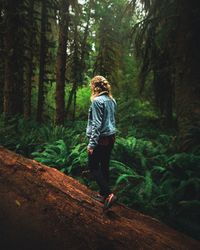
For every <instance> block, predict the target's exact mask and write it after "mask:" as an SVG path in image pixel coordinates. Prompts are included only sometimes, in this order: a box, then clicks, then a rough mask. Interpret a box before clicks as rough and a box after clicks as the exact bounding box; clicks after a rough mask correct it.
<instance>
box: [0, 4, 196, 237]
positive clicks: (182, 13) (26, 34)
mask: <svg viewBox="0 0 200 250" xmlns="http://www.w3.org/2000/svg"><path fill="white" fill-rule="evenodd" d="M199 13H200V7H199V2H198V1H197V0H191V1H187V0H162V1H159V0H151V1H150V0H141V1H139V0H138V1H136V0H133V1H131V0H102V1H98V0H97V1H93V0H79V1H77V0H46V1H42V0H15V1H12V0H1V1H0V34H1V35H0V58H1V60H0V144H1V145H3V146H5V147H7V148H9V149H11V150H15V151H17V152H18V153H21V154H23V155H25V156H28V157H30V158H34V159H36V160H38V161H40V162H43V163H45V164H47V165H49V166H52V167H56V168H58V169H59V170H61V171H62V172H64V173H66V174H69V175H72V176H74V177H76V178H77V179H78V180H80V181H81V182H83V183H84V184H85V185H88V186H89V187H91V188H93V189H95V188H96V186H95V184H94V182H93V181H91V180H89V179H88V178H86V177H85V172H86V171H85V169H86V166H87V154H86V146H87V138H86V136H85V128H86V121H87V114H88V108H89V105H90V94H91V93H90V87H89V83H90V80H91V78H92V77H93V76H94V75H103V76H105V77H106V78H107V79H108V81H109V82H110V84H111V86H112V92H113V96H114V97H115V99H116V101H117V104H118V111H117V129H118V131H117V141H116V144H115V148H114V151H113V154H112V160H111V175H112V186H113V187H114V188H115V189H116V191H117V192H118V195H119V200H120V201H122V202H124V203H125V204H127V205H129V206H130V207H134V208H137V209H138V210H141V211H143V212H145V213H148V214H153V215H154V216H155V214H156V216H157V217H158V218H161V219H162V220H163V221H165V222H167V223H169V224H171V225H172V226H174V227H177V228H178V229H179V230H182V231H184V232H186V233H187V234H190V235H192V236H193V237H196V238H198V237H199V235H198V232H199V229H200V225H199V224H198V222H197V221H198V220H197V218H198V211H199V208H200V201H199V189H200V179H199V167H200V70H199V68H200V53H199V44H200V31H199V17H200V14H199Z"/></svg>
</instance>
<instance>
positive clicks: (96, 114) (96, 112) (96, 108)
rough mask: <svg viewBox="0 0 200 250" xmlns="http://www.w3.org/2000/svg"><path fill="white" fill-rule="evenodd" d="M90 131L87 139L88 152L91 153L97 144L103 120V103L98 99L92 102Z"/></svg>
mask: <svg viewBox="0 0 200 250" xmlns="http://www.w3.org/2000/svg"><path fill="white" fill-rule="evenodd" d="M91 108H92V133H91V136H90V139H89V144H88V147H87V148H88V152H89V153H92V152H93V150H94V148H95V147H96V146H97V144H98V140H99V136H100V132H101V126H102V121H103V103H101V102H99V101H98V100H94V101H93V102H92V106H91Z"/></svg>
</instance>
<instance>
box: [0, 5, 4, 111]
mask: <svg viewBox="0 0 200 250" xmlns="http://www.w3.org/2000/svg"><path fill="white" fill-rule="evenodd" d="M3 10H4V7H3V3H0V13H2V12H3ZM4 21H5V20H4V18H3V17H2V15H0V34H1V36H0V58H1V62H0V113H2V112H3V88H4V68H5V65H4V61H5V58H4V35H3V34H4V32H5V29H4V27H5V23H4Z"/></svg>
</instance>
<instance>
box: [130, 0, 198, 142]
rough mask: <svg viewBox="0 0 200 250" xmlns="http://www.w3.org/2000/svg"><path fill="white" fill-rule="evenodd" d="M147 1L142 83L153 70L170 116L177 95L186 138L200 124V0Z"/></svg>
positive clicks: (141, 37) (141, 33)
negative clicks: (199, 13)
mask: <svg viewBox="0 0 200 250" xmlns="http://www.w3.org/2000/svg"><path fill="white" fill-rule="evenodd" d="M134 2H135V1H134ZM143 3H144V7H145V9H146V16H145V18H144V20H143V21H142V22H140V23H139V25H138V33H137V34H138V36H136V47H137V49H138V51H140V52H141V53H140V57H141V58H142V59H143V63H142V67H141V72H140V76H141V83H142V86H143V85H144V83H145V79H146V77H147V76H148V75H149V74H152V72H153V76H154V78H153V84H154V86H155V95H156V96H157V100H158V102H159V103H160V108H161V110H162V112H163V113H165V114H166V117H168V119H171V117H172V104H173V99H175V101H174V102H175V111H176V115H177V121H178V127H179V137H180V138H182V139H183V141H184V138H185V137H186V136H188V132H189V131H190V130H191V128H192V127H193V126H196V127H200V91H199V79H200V75H199V74H200V73H199V70H198V68H199V66H200V65H199V64H200V58H199V57H200V55H199V53H197V51H198V50H199V41H200V35H199V34H200V32H199V28H198V27H199V26H198V24H197V23H198V21H197V20H198V18H199V15H198V11H199V5H198V1H195V0H193V1H192V2H190V3H189V2H188V1H186V0H176V1H166V0H165V1H162V3H161V2H160V1H158V0H154V1H149V0H145V1H143ZM139 48H141V50H139ZM173 96H174V98H173Z"/></svg>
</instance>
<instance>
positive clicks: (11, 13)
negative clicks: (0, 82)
mask: <svg viewBox="0 0 200 250" xmlns="http://www.w3.org/2000/svg"><path fill="white" fill-rule="evenodd" d="M20 7H22V3H21V1H19V0H16V1H14V2H13V1H11V0H8V1H6V4H5V24H6V29H5V36H4V46H5V78H4V80H5V83H4V113H5V115H6V116H11V115H15V114H22V111H23V65H22V63H23V62H22V61H23V59H22V58H23V57H22V55H23V39H24V37H23V30H22V29H23V28H22V26H21V25H22V19H23V18H22V16H20Z"/></svg>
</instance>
